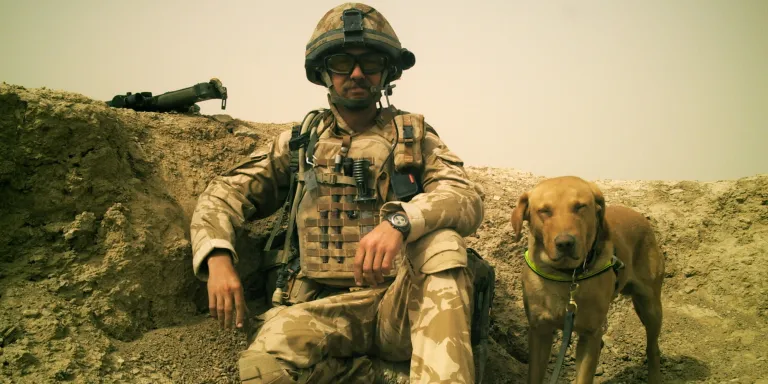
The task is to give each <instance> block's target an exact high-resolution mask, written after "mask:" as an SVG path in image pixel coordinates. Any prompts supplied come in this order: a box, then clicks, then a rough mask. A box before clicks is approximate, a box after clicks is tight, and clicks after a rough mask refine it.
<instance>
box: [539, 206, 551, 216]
mask: <svg viewBox="0 0 768 384" xmlns="http://www.w3.org/2000/svg"><path fill="white" fill-rule="evenodd" d="M538 212H539V215H542V216H552V211H551V210H550V209H549V208H546V207H545V208H540V209H539V211H538Z"/></svg>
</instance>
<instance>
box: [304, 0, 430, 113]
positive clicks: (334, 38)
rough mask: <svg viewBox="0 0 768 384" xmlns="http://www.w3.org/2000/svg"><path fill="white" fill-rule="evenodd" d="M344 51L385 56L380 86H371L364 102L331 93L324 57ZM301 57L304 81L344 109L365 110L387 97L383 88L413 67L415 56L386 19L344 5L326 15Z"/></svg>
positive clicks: (366, 9) (368, 8)
mask: <svg viewBox="0 0 768 384" xmlns="http://www.w3.org/2000/svg"><path fill="white" fill-rule="evenodd" d="M346 47H368V48H372V49H374V50H378V51H380V52H383V53H385V54H386V55H387V56H388V62H387V66H386V68H385V69H384V70H383V71H382V76H381V83H380V84H378V85H374V87H373V89H372V92H371V97H370V98H369V99H367V100H350V99H345V98H342V97H341V96H340V95H339V94H338V93H337V92H336V91H335V90H334V89H333V84H332V83H331V78H330V75H329V74H328V71H326V68H325V62H324V59H325V57H326V55H327V54H329V53H333V52H335V51H339V50H341V49H342V48H346ZM304 57H305V59H304V69H305V70H306V75H307V80H309V81H310V82H312V83H314V84H317V85H321V86H324V87H326V88H328V91H329V93H330V95H331V100H332V101H333V102H335V103H341V104H343V105H345V106H347V107H365V106H368V105H370V104H371V103H374V102H377V101H378V100H379V98H380V97H381V91H383V90H386V91H387V92H388V94H389V93H391V88H389V89H387V85H388V84H389V83H390V82H392V81H395V80H397V79H399V78H400V76H401V75H402V73H403V71H404V70H406V69H409V68H411V67H413V65H414V64H415V63H416V56H415V55H414V54H413V53H412V52H411V51H409V50H407V49H405V48H403V47H402V46H401V44H400V39H398V37H397V34H395V31H394V29H392V26H391V25H390V24H389V22H388V21H387V19H386V18H384V16H383V15H382V14H381V13H380V12H379V11H377V10H376V9H374V8H373V7H371V6H369V5H366V4H362V3H344V4H341V5H339V6H336V7H334V8H333V9H331V10H329V11H328V12H326V14H325V15H324V16H323V17H322V18H321V19H320V21H319V22H318V23H317V27H315V30H314V32H313V33H312V37H311V38H310V39H309V43H307V46H306V51H305V53H304Z"/></svg>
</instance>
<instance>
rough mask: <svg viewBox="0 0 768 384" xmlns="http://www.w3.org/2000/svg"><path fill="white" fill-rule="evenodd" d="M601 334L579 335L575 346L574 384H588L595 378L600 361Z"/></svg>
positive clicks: (585, 333)
mask: <svg viewBox="0 0 768 384" xmlns="http://www.w3.org/2000/svg"><path fill="white" fill-rule="evenodd" d="M601 336H602V335H601V332H598V331H595V332H583V333H579V343H578V344H577V345H576V384H589V383H592V381H593V380H594V378H595V371H596V370H597V363H598V362H599V361H600V342H601Z"/></svg>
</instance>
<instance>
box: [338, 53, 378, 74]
mask: <svg viewBox="0 0 768 384" xmlns="http://www.w3.org/2000/svg"><path fill="white" fill-rule="evenodd" d="M388 62H389V59H388V57H387V55H386V54H384V53H380V52H366V53H363V54H361V55H352V54H350V53H334V54H332V55H329V56H328V57H326V58H325V68H326V69H328V70H329V71H331V72H333V73H336V74H339V75H350V74H352V71H354V69H355V65H357V64H359V65H360V70H361V71H363V73H364V74H366V75H371V74H374V73H378V72H381V71H383V70H384V69H385V68H387V64H388Z"/></svg>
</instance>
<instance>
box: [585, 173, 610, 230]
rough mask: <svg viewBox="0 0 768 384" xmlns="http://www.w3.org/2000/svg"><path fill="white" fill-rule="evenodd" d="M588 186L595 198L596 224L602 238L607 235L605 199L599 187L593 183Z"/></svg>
mask: <svg viewBox="0 0 768 384" xmlns="http://www.w3.org/2000/svg"><path fill="white" fill-rule="evenodd" d="M589 186H590V188H591V189H592V195H593V196H594V197H595V207H596V209H597V223H598V225H600V232H601V233H602V234H603V236H607V235H608V222H606V221H605V197H604V196H603V191H601V190H600V187H598V186H597V184H595V183H593V182H589Z"/></svg>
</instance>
